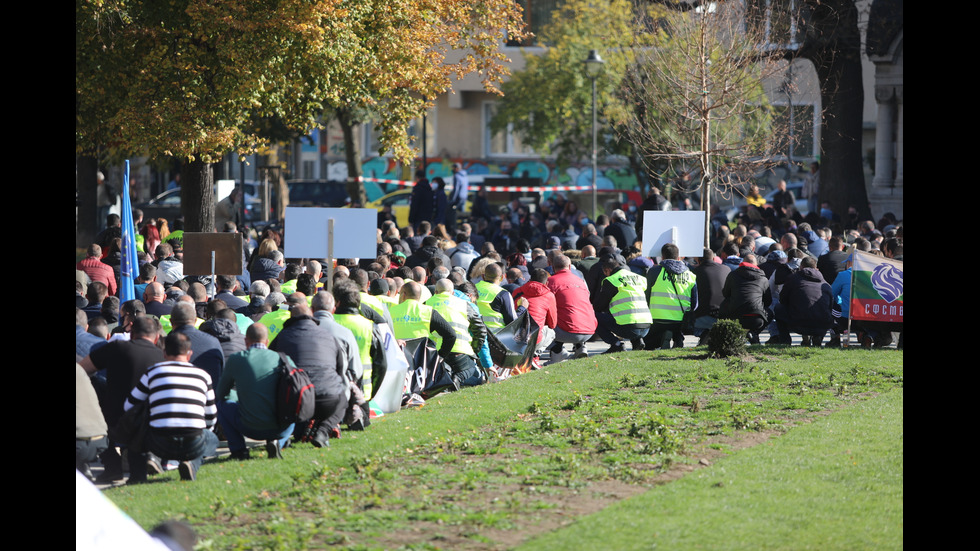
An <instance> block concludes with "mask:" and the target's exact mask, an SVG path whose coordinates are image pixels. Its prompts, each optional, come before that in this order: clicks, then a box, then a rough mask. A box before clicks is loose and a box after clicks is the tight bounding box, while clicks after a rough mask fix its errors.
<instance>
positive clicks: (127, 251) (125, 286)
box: [119, 160, 139, 306]
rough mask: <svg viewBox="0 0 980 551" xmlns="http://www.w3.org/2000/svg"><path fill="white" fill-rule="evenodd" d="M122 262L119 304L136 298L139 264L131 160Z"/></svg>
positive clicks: (125, 181) (124, 208) (125, 180)
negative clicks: (131, 198) (137, 259)
mask: <svg viewBox="0 0 980 551" xmlns="http://www.w3.org/2000/svg"><path fill="white" fill-rule="evenodd" d="M119 214H120V217H121V218H122V262H121V263H120V265H119V305H120V306H122V303H124V302H126V301H127V300H133V299H135V298H136V290H135V289H134V288H133V280H134V276H135V274H136V271H137V270H138V269H139V264H137V262H136V229H135V228H134V227H133V208H132V206H131V205H130V201H129V161H128V160H127V161H126V172H125V173H124V174H123V190H122V212H121V213H119Z"/></svg>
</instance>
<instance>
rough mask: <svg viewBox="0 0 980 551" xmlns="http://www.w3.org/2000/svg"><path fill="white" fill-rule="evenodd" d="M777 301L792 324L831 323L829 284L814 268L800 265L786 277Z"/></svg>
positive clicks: (831, 297)
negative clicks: (784, 309)
mask: <svg viewBox="0 0 980 551" xmlns="http://www.w3.org/2000/svg"><path fill="white" fill-rule="evenodd" d="M779 303H780V304H781V305H782V306H783V307H785V308H786V312H788V313H789V316H790V319H788V320H785V321H788V322H790V323H791V324H792V325H794V326H803V327H814V328H823V329H826V328H829V327H830V325H831V324H832V323H833V314H832V313H831V305H832V304H833V293H832V292H831V289H830V285H828V284H827V282H826V281H824V279H823V276H822V275H820V272H819V271H818V270H817V269H816V268H800V269H799V270H797V271H796V272H795V273H793V274H792V275H790V276H789V278H787V279H786V283H785V284H784V285H783V289H782V291H780V292H779Z"/></svg>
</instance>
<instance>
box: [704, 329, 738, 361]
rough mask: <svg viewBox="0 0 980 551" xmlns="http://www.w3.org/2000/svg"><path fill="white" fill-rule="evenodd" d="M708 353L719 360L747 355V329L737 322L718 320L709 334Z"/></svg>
mask: <svg viewBox="0 0 980 551" xmlns="http://www.w3.org/2000/svg"><path fill="white" fill-rule="evenodd" d="M708 352H709V353H710V354H711V355H712V356H715V357H717V358H727V357H729V356H741V355H742V354H745V329H742V325H741V324H739V323H738V322H737V321H735V320H718V321H717V322H715V324H714V325H713V326H712V327H711V331H710V332H709V333H708Z"/></svg>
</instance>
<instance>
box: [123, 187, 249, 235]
mask: <svg viewBox="0 0 980 551" xmlns="http://www.w3.org/2000/svg"><path fill="white" fill-rule="evenodd" d="M135 208H138V209H140V210H141V211H143V219H144V220H148V219H150V218H165V219H166V220H167V223H168V224H169V225H170V227H171V228H173V227H174V220H176V219H177V218H179V217H180V216H181V212H180V189H168V190H167V191H164V192H163V193H161V194H159V195H157V196H156V197H154V198H152V199H150V200H149V201H147V202H145V203H140V204H139V205H136V206H135ZM259 208H260V201H259V199H258V198H256V197H255V196H254V195H248V194H246V195H245V220H246V221H247V222H252V221H254V220H255V219H257V217H258V213H259Z"/></svg>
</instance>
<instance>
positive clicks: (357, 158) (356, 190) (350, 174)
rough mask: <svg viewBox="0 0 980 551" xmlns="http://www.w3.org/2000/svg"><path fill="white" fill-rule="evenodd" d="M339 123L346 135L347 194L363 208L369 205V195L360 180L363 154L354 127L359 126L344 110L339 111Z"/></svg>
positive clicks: (351, 115) (347, 111) (350, 114)
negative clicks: (358, 145) (355, 137)
mask: <svg viewBox="0 0 980 551" xmlns="http://www.w3.org/2000/svg"><path fill="white" fill-rule="evenodd" d="M337 122H338V123H340V129H341V130H342V131H343V133H344V156H345V157H346V158H347V178H348V179H347V194H348V195H350V198H351V202H352V203H357V204H358V206H361V207H363V206H364V205H366V204H367V193H365V191H364V182H361V181H359V180H358V178H360V177H361V152H360V151H359V149H358V147H357V140H355V139H354V126H355V125H357V124H358V122H357V121H356V120H354V117H353V114H352V113H351V112H350V111H349V110H348V109H344V108H342V107H341V108H338V109H337Z"/></svg>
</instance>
